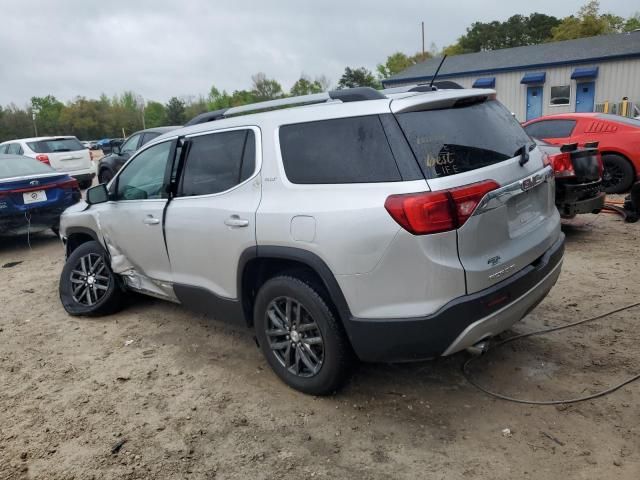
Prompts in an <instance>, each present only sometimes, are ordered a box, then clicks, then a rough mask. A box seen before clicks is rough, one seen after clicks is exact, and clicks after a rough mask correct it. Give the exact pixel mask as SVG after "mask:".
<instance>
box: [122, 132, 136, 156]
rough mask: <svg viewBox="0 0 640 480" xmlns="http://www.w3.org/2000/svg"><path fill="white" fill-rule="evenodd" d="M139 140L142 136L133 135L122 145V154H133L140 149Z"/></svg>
mask: <svg viewBox="0 0 640 480" xmlns="http://www.w3.org/2000/svg"><path fill="white" fill-rule="evenodd" d="M138 140H140V135H139V134H138V135H133V136H131V137H129V138H127V141H126V142H124V143H123V144H122V147H120V152H122V153H133V152H135V151H136V150H137V149H138Z"/></svg>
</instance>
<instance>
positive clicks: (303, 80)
mask: <svg viewBox="0 0 640 480" xmlns="http://www.w3.org/2000/svg"><path fill="white" fill-rule="evenodd" d="M322 91H323V88H322V85H321V84H320V82H319V81H318V80H311V79H310V78H309V77H307V76H306V75H304V74H303V75H301V76H300V78H299V79H298V80H296V83H294V84H293V86H292V87H291V91H290V92H289V94H290V95H292V96H298V95H309V94H311V93H320V92H322Z"/></svg>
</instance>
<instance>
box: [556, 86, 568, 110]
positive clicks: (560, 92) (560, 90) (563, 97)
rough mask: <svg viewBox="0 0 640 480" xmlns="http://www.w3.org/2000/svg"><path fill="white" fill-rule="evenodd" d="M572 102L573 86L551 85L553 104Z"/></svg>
mask: <svg viewBox="0 0 640 480" xmlns="http://www.w3.org/2000/svg"><path fill="white" fill-rule="evenodd" d="M570 103H571V86H570V85H560V86H558V87H551V105H552V106H556V105H569V104H570Z"/></svg>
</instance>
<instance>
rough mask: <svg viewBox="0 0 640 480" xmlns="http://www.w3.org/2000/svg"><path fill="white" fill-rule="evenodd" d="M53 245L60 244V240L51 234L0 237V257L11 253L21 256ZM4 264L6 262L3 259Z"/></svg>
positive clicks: (50, 232)
mask: <svg viewBox="0 0 640 480" xmlns="http://www.w3.org/2000/svg"><path fill="white" fill-rule="evenodd" d="M55 243H58V244H60V246H61V248H62V243H61V242H60V239H59V238H58V237H57V236H56V235H55V234H54V233H53V232H52V231H45V232H39V233H33V234H31V235H28V236H27V235H15V236H1V235H0V255H2V256H3V257H5V256H6V255H11V254H12V253H16V254H23V253H25V252H28V251H29V250H38V249H41V248H43V247H47V246H50V245H53V244H55ZM3 260H4V262H3V263H6V262H7V261H8V260H5V259H4V258H3Z"/></svg>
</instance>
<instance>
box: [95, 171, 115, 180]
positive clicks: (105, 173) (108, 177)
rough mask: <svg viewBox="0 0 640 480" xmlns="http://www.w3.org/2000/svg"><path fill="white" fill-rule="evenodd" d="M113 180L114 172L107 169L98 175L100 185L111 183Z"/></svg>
mask: <svg viewBox="0 0 640 480" xmlns="http://www.w3.org/2000/svg"><path fill="white" fill-rule="evenodd" d="M112 178H113V172H112V171H111V170H109V169H107V168H105V169H104V170H102V171H101V172H100V173H99V174H98V183H109V182H110V181H111V179H112Z"/></svg>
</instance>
